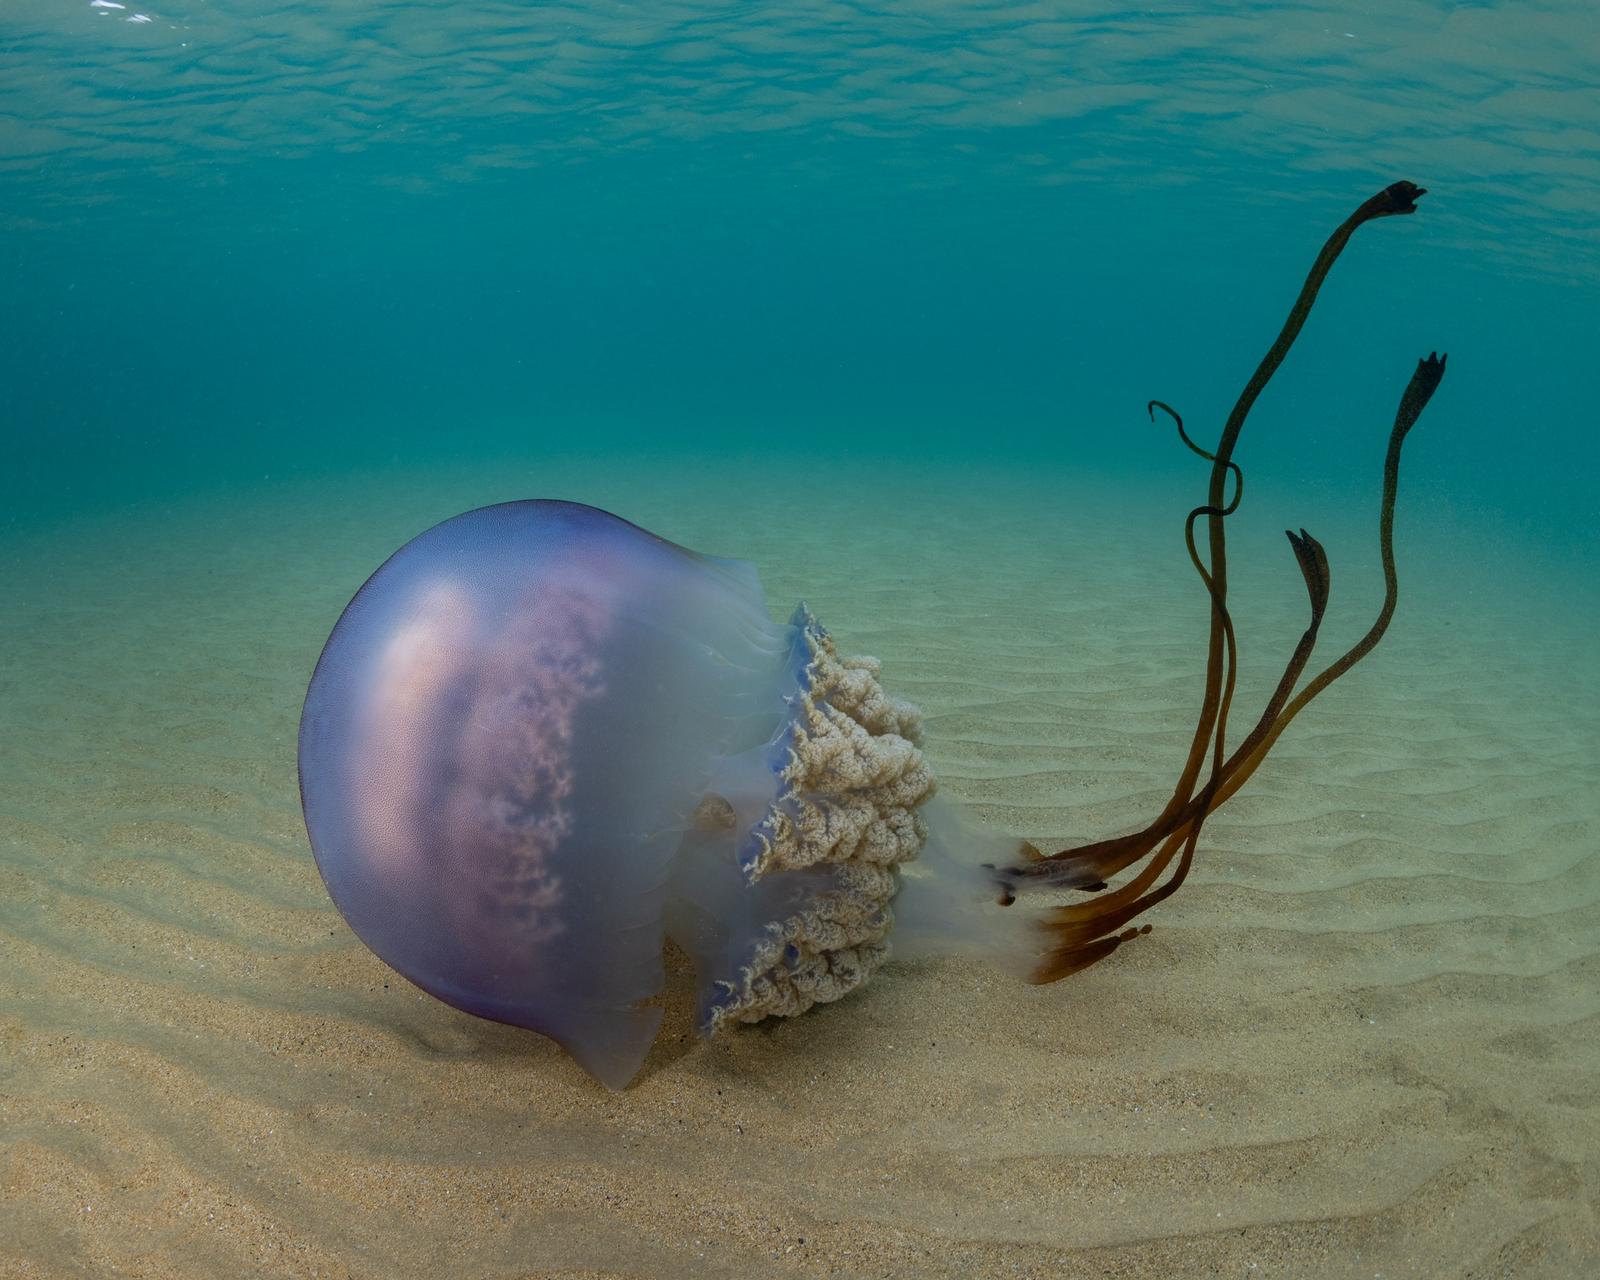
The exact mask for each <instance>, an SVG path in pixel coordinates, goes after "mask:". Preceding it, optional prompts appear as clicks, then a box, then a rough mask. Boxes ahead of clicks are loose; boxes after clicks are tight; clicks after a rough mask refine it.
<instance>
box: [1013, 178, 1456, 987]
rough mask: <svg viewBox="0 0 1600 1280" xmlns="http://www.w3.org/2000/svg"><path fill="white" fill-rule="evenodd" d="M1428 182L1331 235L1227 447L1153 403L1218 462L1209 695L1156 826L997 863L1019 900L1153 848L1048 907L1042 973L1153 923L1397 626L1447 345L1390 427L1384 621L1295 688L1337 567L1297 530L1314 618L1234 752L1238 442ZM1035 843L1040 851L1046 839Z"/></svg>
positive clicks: (1407, 187)
mask: <svg viewBox="0 0 1600 1280" xmlns="http://www.w3.org/2000/svg"><path fill="white" fill-rule="evenodd" d="M1425 194H1426V190H1425V189H1424V188H1422V187H1418V186H1417V185H1415V184H1414V183H1410V182H1396V183H1393V184H1391V185H1390V186H1388V187H1386V188H1384V189H1383V190H1382V191H1380V192H1378V193H1377V194H1376V195H1374V196H1372V197H1371V198H1370V199H1368V200H1367V201H1365V202H1363V203H1362V204H1361V205H1360V206H1359V207H1358V208H1357V209H1356V210H1355V212H1354V213H1352V214H1351V215H1350V216H1349V217H1348V218H1346V219H1345V221H1344V222H1342V223H1341V224H1340V225H1339V226H1338V228H1336V229H1335V231H1334V232H1333V234H1332V235H1331V236H1329V238H1328V239H1327V241H1326V242H1325V243H1324V245H1323V247H1322V250H1321V252H1320V253H1319V254H1318V256H1317V259H1316V261H1315V262H1314V263H1313V264H1312V267H1311V270H1310V272H1309V273H1308V274H1307V276H1306V279H1305V282H1304V283H1303V284H1302V286H1301V289H1300V293H1299V295H1298V296H1297V297H1296V299H1295V302H1294V305H1293V306H1292V307H1291V309H1290V312H1289V315H1288V318H1287V319H1286V320H1285V321H1284V324H1283V326H1282V328H1281V329H1280V330H1279V333H1278V336H1277V338H1276V339H1275V340H1274V342H1273V344H1272V346H1271V347H1270V348H1269V349H1268V351H1267V353H1266V355H1265V356H1263V357H1262V359H1261V362H1260V363H1259V364H1258V365H1257V367H1256V370H1255V372H1254V373H1253V374H1252V375H1251V377H1250V380H1249V381H1248V382H1247V383H1246V384H1245V387H1244V389H1243V391H1241V392H1240V394H1239V398H1238V400H1237V401H1236V402H1235V404H1234V407H1233V410H1232V412H1231V413H1230V414H1229V416H1228V419H1227V422H1226V424H1225V426H1224V428H1223V431H1222V435H1221V438H1220V440H1219V442H1218V445H1217V449H1216V452H1215V453H1209V452H1207V451H1206V450H1205V449H1204V448H1203V447H1201V446H1200V445H1198V444H1197V443H1196V442H1195V441H1194V440H1193V439H1192V438H1191V437H1190V436H1189V434H1188V432H1187V431H1186V430H1185V428H1184V426H1183V420H1182V418H1181V417H1180V416H1179V415H1178V413H1177V412H1176V411H1175V410H1174V409H1172V408H1171V406H1170V405H1167V404H1166V403H1165V402H1162V401H1158V400H1152V401H1150V402H1149V404H1148V405H1147V406H1146V411H1147V412H1148V413H1149V414H1150V416H1151V419H1152V421H1153V420H1154V417H1155V410H1156V409H1157V408H1160V409H1162V410H1163V411H1164V412H1166V413H1167V414H1169V415H1170V416H1171V417H1172V418H1173V420H1174V422H1175V423H1176V424H1177V428H1178V433H1179V437H1180V439H1182V441H1183V443H1184V444H1185V445H1186V446H1187V447H1188V448H1190V449H1191V450H1192V451H1193V452H1195V453H1197V454H1199V455H1200V456H1202V457H1204V458H1207V459H1208V460H1209V461H1210V462H1211V464H1212V466H1211V477H1210V486H1209V490H1208V493H1207V501H1206V503H1205V504H1204V505H1202V506H1199V507H1196V508H1195V509H1194V510H1192V511H1191V512H1190V513H1189V516H1188V518H1187V520H1186V521H1185V527H1184V540H1185V544H1186V547H1187V549H1188V551H1189V556H1190V560H1191V562H1192V563H1193V564H1194V566H1195V569H1196V571H1197V572H1198V573H1199V575H1200V578H1201V580H1202V582H1203V583H1204V584H1205V586H1206V589H1207V593H1208V595H1209V596H1210V598H1211V624H1210V629H1209V635H1208V639H1207V645H1206V676H1205V684H1204V697H1203V700H1202V704H1201V709H1200V714H1199V717H1198V720H1197V723H1196V726H1195V731H1194V735H1193V738H1192V740H1191V743H1190V748H1189V753H1188V756H1187V757H1186V759H1185V761H1184V765H1183V769H1182V771H1181V772H1180V775H1179V778H1178V781H1177V785H1176V786H1175V787H1174V789H1173V793H1172V796H1171V798H1170V799H1169V800H1168V802H1167V804H1166V806H1165V807H1164V808H1163V809H1162V811H1161V812H1160V813H1159V814H1158V815H1157V816H1156V818H1155V819H1153V820H1152V821H1151V823H1150V824H1149V825H1148V826H1146V827H1145V828H1143V829H1142V830H1140V831H1137V832H1133V833H1129V834H1128V835H1124V836H1120V837H1115V838H1112V839H1107V840H1100V841H1095V842H1092V843H1089V844H1082V845H1075V846H1072V847H1070V848H1066V849H1062V850H1060V851H1059V852H1057V853H1055V854H1050V855H1042V856H1036V857H1033V858H1030V859H1029V860H1028V861H1026V862H1025V863H1023V864H1021V865H1019V866H1014V867H1008V868H1003V869H997V870H996V872H995V878H996V881H997V883H999V885H1000V886H1001V890H1002V898H1001V900H1002V901H1006V902H1009V901H1011V900H1013V899H1014V897H1015V893H1016V890H1017V889H1018V888H1020V887H1023V886H1029V887H1056V888H1059V887H1070V888H1081V889H1088V890H1091V891H1093V890H1101V889H1104V887H1105V886H1104V882H1105V880H1106V879H1107V878H1109V877H1110V876H1112V875H1114V874H1116V873H1117V872H1118V871H1121V870H1124V869H1126V868H1127V867H1129V866H1131V865H1133V864H1134V863H1136V862H1138V861H1140V860H1141V859H1142V858H1145V857H1149V858H1150V861H1149V862H1148V863H1147V864H1146V866H1145V867H1144V868H1143V869H1142V870H1141V871H1140V872H1139V873H1138V874H1137V875H1136V876H1135V877H1134V879H1133V880H1132V881H1130V882H1129V883H1128V884H1126V885H1124V886H1122V887H1120V888H1118V889H1116V890H1114V891H1111V892H1107V893H1104V894H1102V896H1098V897H1096V898H1094V899H1092V900H1091V901H1088V902H1084V903H1079V904H1075V905H1074V906H1070V907H1062V908H1058V909H1057V910H1056V911H1055V912H1054V913H1052V914H1051V915H1049V916H1047V917H1046V918H1045V919H1044V921H1043V922H1042V927H1043V928H1044V929H1045V931H1046V933H1047V935H1048V937H1049V940H1050V947H1049V950H1048V952H1047V954H1046V958H1045V959H1044V960H1043V961H1041V962H1040V964H1039V966H1038V968H1037V970H1036V973H1035V980H1037V981H1040V982H1050V981H1055V980H1056V979H1058V978H1061V977H1065V976H1067V975H1068V974H1070V973H1074V972H1076V971H1078V970H1079V969H1082V968H1085V967H1087V966H1088V965H1090V964H1093V963H1096V962H1097V961H1099V960H1101V959H1104V958H1105V957H1106V956H1107V955H1109V954H1111V952H1112V951H1114V950H1115V949H1116V948H1117V947H1118V946H1120V945H1121V944H1122V943H1123V942H1126V941H1129V940H1131V939H1132V938H1134V937H1137V936H1139V935H1140V934H1142V933H1144V932H1147V931H1148V926H1145V927H1144V928H1131V929H1123V926H1124V925H1126V924H1127V923H1128V921H1130V920H1131V919H1133V918H1134V917H1136V916H1138V915H1139V914H1141V913H1142V912H1144V911H1146V910H1148V909H1149V908H1150V907H1152V906H1154V905H1156V903H1158V902H1160V901H1162V900H1163V899H1164V898H1166V897H1168V896H1170V895H1171V894H1172V893H1173V892H1175V891H1176V889H1177V888H1178V887H1179V885H1181V884H1182V883H1183V881H1184V879H1185V877H1186V876H1187V875H1188V872H1189V868H1190V866H1191V865H1192V864H1193V858H1194V851H1195V848H1196V845H1197V843H1198V839H1199V834H1200V830H1201V827H1202V826H1203V825H1204V823H1205V820H1206V818H1207V817H1208V816H1209V815H1210V813H1211V812H1213V811H1214V810H1215V809H1216V808H1217V807H1219V806H1220V805H1221V804H1223V803H1224V802H1225V801H1226V800H1227V799H1228V798H1230V797H1231V796H1232V795H1233V794H1234V793H1235V792H1237V790H1238V789H1239V787H1240V786H1242V785H1243V784H1244V782H1245V781H1246V780H1247V779H1248V778H1249V776H1250V775H1251V774H1252V773H1253V772H1254V771H1255V769H1256V768H1257V767H1258V766H1259V765H1260V763H1261V761H1262V760H1263V759H1264V758H1265V757H1266V754H1267V752H1268V751H1269V750H1270V749H1271V747H1272V745H1273V743H1274V742H1275V741H1276V740H1277V738H1278V736H1279V735H1280V734H1281V733H1282V732H1283V730H1284V729H1285V728H1287V726H1288V724H1289V722H1290V721H1291V720H1293V718H1294V717H1295V716H1296V715H1298V714H1299V712H1300V711H1301V710H1303V709H1304V707H1305V706H1306V705H1307V704H1308V703H1309V702H1310V701H1311V700H1312V699H1313V698H1315V697H1316V696H1317V694H1319V693H1321V692H1322V690H1323V689H1325V688H1327V686H1328V685H1329V684H1332V683H1333V681H1335V680H1337V679H1338V678H1339V676H1341V675H1343V674H1344V673H1345V672H1346V671H1348V670H1349V669H1350V667H1352V666H1354V665H1355V663H1356V662H1358V661H1360V659H1361V658H1362V657H1364V656H1365V655H1366V654H1367V653H1368V652H1370V651H1371V650H1372V648H1373V647H1374V646H1375V645H1376V644H1377V643H1378V640H1379V639H1381V638H1382V635H1383V633H1384V631H1385V630H1386V629H1387V627H1388V624H1389V620H1390V619H1391V618H1392V616H1393V612H1394V604H1395V600H1396V592H1397V587H1396V581H1397V579H1396V576H1395V570H1394V559H1393V546H1392V535H1393V508H1394V500H1395V494H1396V491H1397V481H1398V467H1399V451H1400V446H1401V444H1402V443H1403V442H1404V439H1405V435H1406V434H1407V433H1408V432H1409V431H1410V429H1411V427H1412V426H1413V425H1414V424H1415V423H1416V421H1417V419H1418V418H1419V417H1420V415H1421V413H1422V410H1423V409H1424V408H1425V407H1426V405H1427V402H1428V399H1429V398H1430V397H1431V395H1432V394H1433V391H1434V390H1435V389H1436V388H1437V386H1438V384H1439V381H1440V379H1441V378H1442V377H1443V373H1444V359H1443V358H1441V357H1439V356H1437V355H1430V356H1429V357H1428V358H1427V359H1426V360H1423V361H1419V362H1418V368H1417V372H1416V373H1415V374H1414V375H1413V378H1412V381H1411V383H1410V384H1408V386H1407V388H1406V391H1405V393H1404V394H1403V395H1402V397H1401V404H1400V409H1399V411H1398V412H1397V414H1396V420H1395V426H1394V429H1393V431H1392V432H1391V436H1390V446H1389V454H1388V457H1387V459H1386V462H1385V469H1384V499H1383V517H1382V520H1381V523H1380V541H1381V544H1382V550H1383V555H1384V574H1385V585H1386V596H1385V603H1384V607H1383V609H1382V610H1381V611H1380V614H1379V618H1378V621H1377V622H1376V623H1374V625H1373V627H1372V629H1371V630H1369V632H1368V633H1367V635H1366V636H1365V637H1363V639H1362V640H1361V641H1358V642H1357V644H1356V645H1355V646H1353V647H1352V648H1351V650H1349V651H1348V652H1347V653H1346V654H1345V655H1343V656H1342V657H1341V658H1339V659H1338V660H1337V661H1335V662H1334V663H1333V664H1331V665H1330V666H1329V667H1328V668H1327V669H1326V670H1325V671H1323V672H1322V673H1321V674H1320V675H1318V676H1317V677H1316V678H1315V679H1314V680H1313V681H1312V682H1311V683H1310V684H1309V685H1308V686H1307V687H1306V688H1305V689H1304V690H1302V691H1301V693H1300V694H1299V695H1298V696H1297V697H1294V698H1293V699H1292V700H1291V694H1292V693H1293V690H1294V687H1295V685H1296V684H1297V683H1298V681H1299V679H1300V677H1301V675H1302V674H1303V673H1304V670H1305V667H1306V665H1307V664H1308V662H1309V661H1310V657H1311V653H1312V651H1313V650H1314V648H1315V644H1316V638H1317V634H1318V631H1319V629H1320V627H1321V623H1322V618H1323V615H1324V613H1325V611H1326V608H1327V603H1328V598H1329V586H1330V575H1329V569H1328V560H1327V554H1326V552H1325V551H1324V549H1323V548H1322V545H1321V544H1320V543H1319V542H1317V540H1316V539H1315V538H1313V537H1311V535H1310V534H1309V533H1307V532H1306V531H1305V530H1304V529H1302V530H1301V531H1300V533H1299V534H1298V535H1296V534H1295V533H1293V532H1292V531H1290V532H1289V533H1288V537H1289V542H1290V547H1291V549H1292V550H1293V552H1294V555H1295V559H1296V563H1297V565H1298V566H1299V568H1300V571H1301V575H1302V577H1303V578H1304V580H1305V585H1306V591H1307V594H1308V597H1309V599H1310V604H1311V620H1310V623H1309V624H1308V626H1307V628H1306V630H1305V631H1304V633H1303V634H1302V635H1301V638H1300V641H1299V642H1298V643H1297V645H1296V646H1295V649H1294V651H1293V653H1292V654H1291V655H1290V658H1289V661H1288V663H1287V665H1286V666H1285V669H1284V672H1283V675H1282V677H1281V678H1280V679H1279V681H1278V684H1277V686H1276V688H1275V689H1274V691H1273V694H1272V697H1271V698H1270V699H1269V700H1268V702H1267V705H1266V707H1265V708H1264V709H1263V711H1262V714H1261V716H1260V717H1259V719H1258V720H1257V722H1256V724H1255V726H1254V727H1253V728H1252V730H1251V732H1250V733H1249V734H1248V735H1247V736H1246V737H1245V739H1244V741H1243V742H1241V743H1240V744H1239V746H1238V747H1237V748H1236V749H1235V750H1234V751H1233V752H1232V753H1231V754H1229V753H1228V752H1227V750H1226V729H1227V720H1228V714H1229V711H1230V709H1231V705H1232V699H1233V693H1234V688H1235V677H1236V668H1237V657H1238V651H1237V637H1236V635H1235V633H1234V627H1233V620H1232V617H1231V615H1230V613H1229V611H1228V608H1227V581H1228V580H1227V543H1226V533H1225V527H1224V526H1225V521H1226V518H1227V516H1229V515H1231V514H1232V513H1233V512H1234V511H1235V510H1237V508H1238V505H1239V501H1240V499H1241V497H1242V493H1243V474H1242V472H1241V471H1240V469H1239V467H1238V466H1237V464H1236V463H1234V462H1233V458H1232V455H1233V451H1234V448H1235V446H1236V444H1237V442H1238V438H1239V434H1240V432H1241V431H1242V429H1243V426H1244V421H1245V419H1246V417H1247V416H1248V415H1249V412H1250V410H1251V408H1252V407H1253V406H1254V404H1255V402H1256V400H1257V399H1258V398H1259V396H1260V394H1261V392H1262V390H1263V389H1264V388H1265V387H1266V384H1267V383H1268V381H1270V380H1271V378H1272V376H1273V374H1274V373H1276V372H1277V369H1278V367H1279V366H1280V365H1281V364H1282V363H1283V360H1284V358H1285V357H1286V356H1287V354H1288V352H1289V349H1290V347H1291V346H1293V344H1294V341H1295V339H1296V338H1297V337H1298V336H1299V334H1300V331H1301V329H1302V328H1303V327H1304V325H1305V321H1306V318H1307V317H1308V316H1309V314H1310V311H1311V307H1312V305H1313V303H1314V302H1315V301H1316V298H1317V295H1318V293H1319V291H1320V290H1321V287H1322V284H1323V282H1324V280H1326V278H1327V275H1328V273H1329V271H1330V270H1331V269H1332V267H1333V264H1334V262H1335V261H1337V259H1338V257H1339V255H1340V254H1341V253H1342V252H1343V250H1344V248H1345V245H1346V244H1347V243H1348V242H1349V239H1350V237H1351V235H1353V234H1354V232H1355V231H1356V229H1357V228H1359V227H1360V226H1362V225H1363V224H1364V223H1366V222H1369V221H1371V220H1373V219H1374V218H1381V217H1389V216H1394V215H1401V214H1409V213H1414V212H1415V211H1416V201H1417V199H1419V198H1420V197H1421V196H1423V195H1425ZM1230 471H1232V472H1233V474H1234V477H1235V487H1234V494H1233V500H1232V501H1231V502H1225V501H1224V500H1225V498H1226V496H1227V494H1226V489H1227V477H1228V473H1229V472H1230ZM1202 518H1204V519H1205V520H1206V522H1207V542H1208V545H1207V551H1208V552H1209V565H1207V564H1206V562H1205V561H1203V560H1202V558H1201V556H1200V554H1199V548H1198V546H1197V542H1196V538H1195V526H1196V524H1197V523H1198V521H1199V520H1200V519H1202ZM1208 748H1209V750H1208ZM1208 754H1209V756H1210V757H1211V769H1210V773H1209V776H1208V778H1207V780H1206V782H1205V784H1204V785H1203V786H1202V787H1201V788H1200V790H1199V792H1198V794H1197V793H1196V791H1195V787H1196V784H1197V783H1198V781H1199V777H1200V771H1201V769H1202V768H1203V766H1204V762H1205V759H1206V757H1207V755H1208ZM1158 846H1159V848H1158ZM1180 848H1181V850H1182V854H1181V857H1179V858H1178V863H1177V866H1176V868H1175V869H1174V870H1173V873H1172V875H1171V876H1170V877H1169V878H1168V879H1167V880H1166V881H1165V882H1163V883H1161V884H1159V885H1157V884H1156V881H1157V880H1158V879H1159V878H1160V876H1161V874H1162V872H1163V871H1165V870H1166V868H1167V867H1168V866H1169V865H1171V863H1172V861H1173V858H1174V856H1175V855H1177V854H1178V851H1179V849H1180ZM1033 853H1034V854H1037V851H1036V850H1034V851H1033ZM1152 886H1154V887H1152ZM1117 930H1122V932H1120V933H1119V932H1116V931H1117Z"/></svg>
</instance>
